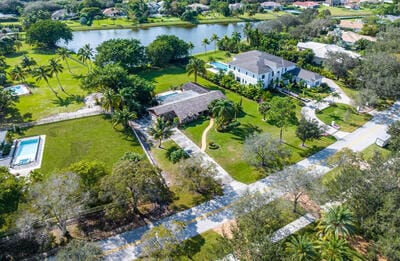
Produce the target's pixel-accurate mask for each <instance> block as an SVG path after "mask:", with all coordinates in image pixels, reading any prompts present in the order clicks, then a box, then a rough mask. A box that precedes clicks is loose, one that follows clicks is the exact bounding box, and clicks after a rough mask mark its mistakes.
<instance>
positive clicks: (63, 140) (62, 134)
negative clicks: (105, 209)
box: [22, 116, 143, 174]
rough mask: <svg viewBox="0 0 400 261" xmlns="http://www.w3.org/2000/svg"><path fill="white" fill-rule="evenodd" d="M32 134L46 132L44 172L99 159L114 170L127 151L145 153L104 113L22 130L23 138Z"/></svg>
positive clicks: (132, 137) (134, 140) (130, 135)
mask: <svg viewBox="0 0 400 261" xmlns="http://www.w3.org/2000/svg"><path fill="white" fill-rule="evenodd" d="M33 135H46V142H45V146H44V154H43V161H42V168H41V169H40V171H42V172H43V173H45V174H49V173H51V172H53V171H55V170H57V169H59V170H60V169H64V168H66V167H68V166H69V165H71V164H72V163H74V162H78V161H81V160H98V161H100V162H103V163H104V164H105V165H106V167H107V169H108V170H111V168H112V166H113V164H114V163H115V162H117V161H118V160H119V159H120V158H121V157H122V156H123V155H124V154H125V152H129V151H132V152H137V153H140V154H143V151H142V149H141V147H140V145H139V143H138V142H137V140H136V139H135V137H134V136H133V134H129V135H127V134H125V133H124V132H122V131H121V129H118V128H117V129H113V127H112V123H111V122H110V120H109V119H107V118H105V116H95V117H88V118H81V119H77V120H71V121H63V122H58V123H52V124H47V125H41V126H35V127H32V128H29V129H26V130H24V131H23V133H22V136H24V137H27V136H33Z"/></svg>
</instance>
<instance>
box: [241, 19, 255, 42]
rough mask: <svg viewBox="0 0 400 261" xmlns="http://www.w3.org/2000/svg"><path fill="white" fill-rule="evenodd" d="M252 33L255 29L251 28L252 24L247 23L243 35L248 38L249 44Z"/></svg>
mask: <svg viewBox="0 0 400 261" xmlns="http://www.w3.org/2000/svg"><path fill="white" fill-rule="evenodd" d="M252 32H253V28H252V26H251V23H246V24H245V25H244V28H243V34H244V35H245V36H246V42H249V38H250V35H251V33H252Z"/></svg>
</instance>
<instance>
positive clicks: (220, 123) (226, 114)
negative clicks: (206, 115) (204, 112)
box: [210, 99, 235, 130]
mask: <svg viewBox="0 0 400 261" xmlns="http://www.w3.org/2000/svg"><path fill="white" fill-rule="evenodd" d="M210 112H211V114H212V116H213V117H214V118H215V121H216V123H217V129H218V130H223V129H225V128H226V127H227V126H228V124H229V123H230V122H231V121H232V120H233V119H234V117H235V105H234V104H233V102H232V101H229V100H225V99H219V100H215V101H213V102H212V103H211V104H210Z"/></svg>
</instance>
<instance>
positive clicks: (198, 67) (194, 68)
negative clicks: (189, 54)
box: [186, 58, 206, 82]
mask: <svg viewBox="0 0 400 261" xmlns="http://www.w3.org/2000/svg"><path fill="white" fill-rule="evenodd" d="M186 71H187V74H188V76H190V75H192V74H194V82H197V75H198V74H199V73H200V74H204V73H205V72H206V64H205V63H204V61H203V60H200V59H198V58H191V59H190V60H189V63H188V64H187V65H186Z"/></svg>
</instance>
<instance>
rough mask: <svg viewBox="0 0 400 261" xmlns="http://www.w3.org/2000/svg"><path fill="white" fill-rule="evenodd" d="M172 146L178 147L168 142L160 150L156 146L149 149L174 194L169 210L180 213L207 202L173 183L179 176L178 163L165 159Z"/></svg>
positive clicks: (199, 195)
mask: <svg viewBox="0 0 400 261" xmlns="http://www.w3.org/2000/svg"><path fill="white" fill-rule="evenodd" d="M173 146H178V145H177V144H176V143H175V142H173V141H172V140H168V141H165V142H163V143H162V148H161V149H160V148H158V146H155V147H152V148H151V154H152V155H153V156H154V158H155V160H156V162H157V163H158V165H159V167H160V168H161V169H162V170H163V171H165V172H167V173H168V175H169V177H170V179H171V183H172V184H169V188H170V190H171V191H172V192H173V193H174V201H173V202H172V203H171V205H170V208H171V209H173V210H176V211H181V210H184V209H188V208H191V207H194V206H197V205H199V204H201V203H203V202H205V201H206V200H207V198H205V197H203V196H202V195H201V194H198V193H194V192H188V191H186V190H184V189H182V188H181V187H180V186H179V185H178V184H176V183H175V178H176V176H177V175H178V174H179V168H178V165H179V163H176V164H173V163H172V162H170V161H169V160H168V159H167V156H166V154H167V150H168V149H169V148H171V147H173Z"/></svg>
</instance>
